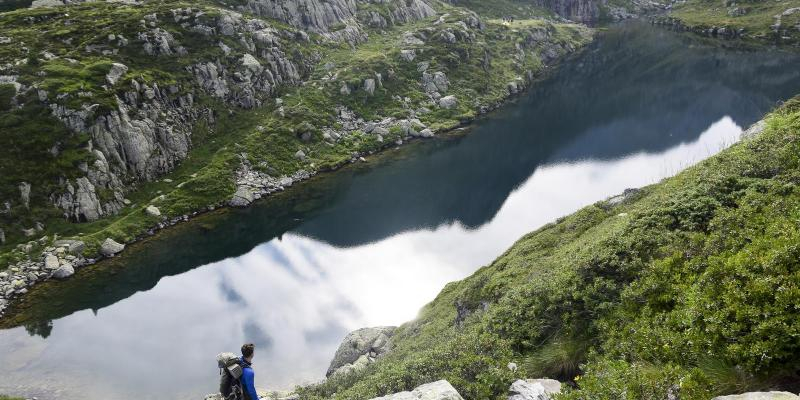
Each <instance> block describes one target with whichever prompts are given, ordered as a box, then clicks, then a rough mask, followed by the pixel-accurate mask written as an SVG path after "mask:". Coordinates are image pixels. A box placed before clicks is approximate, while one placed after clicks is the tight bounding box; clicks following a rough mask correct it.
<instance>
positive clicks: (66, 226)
mask: <svg viewBox="0 0 800 400" xmlns="http://www.w3.org/2000/svg"><path fill="white" fill-rule="evenodd" d="M359 4H361V3H359ZM436 4H437V7H439V8H440V10H439V11H441V12H442V13H445V12H446V13H447V14H448V16H447V17H446V18H444V19H443V21H442V23H437V24H432V22H433V21H434V20H436V19H438V16H437V17H432V18H429V19H427V20H422V21H416V22H412V23H408V24H404V25H401V26H393V27H388V28H382V29H369V30H368V33H369V40H368V41H366V42H365V43H360V44H358V45H356V46H350V45H348V44H344V43H336V42H331V41H325V40H322V39H321V38H320V37H318V36H317V35H312V38H311V40H310V41H308V42H306V41H301V40H294V39H292V38H291V37H289V38H288V39H287V38H285V37H281V38H279V39H278V40H279V41H280V47H281V50H282V51H283V52H284V53H285V54H287V55H288V57H289V58H290V59H291V60H292V61H293V62H294V63H295V64H296V65H298V66H299V67H300V68H301V69H302V70H301V71H300V73H301V75H302V79H303V80H304V83H303V85H301V86H291V85H278V86H276V88H275V93H274V94H273V95H274V96H275V97H280V98H281V99H282V110H281V112H279V106H278V105H276V104H275V103H274V102H273V100H272V99H270V98H267V99H265V101H264V105H263V106H262V107H258V108H255V109H242V108H238V107H236V106H232V105H230V104H225V103H224V102H223V101H222V100H220V99H217V98H212V97H210V96H209V95H208V94H206V93H203V92H201V91H200V90H198V88H197V82H196V78H195V77H194V76H193V75H192V74H191V73H190V72H189V71H187V69H186V67H187V66H188V65H192V64H193V63H196V62H199V61H204V62H205V61H207V60H218V62H220V63H222V65H228V66H230V68H231V69H233V68H235V66H236V65H238V63H239V62H240V60H241V55H242V54H245V53H248V52H249V51H250V50H248V49H247V48H246V47H245V45H244V44H243V41H240V40H235V39H233V37H228V36H224V35H216V36H204V35H200V34H197V33H195V32H192V31H190V30H189V28H187V26H188V25H186V24H184V25H181V24H179V23H177V22H176V19H175V16H174V14H173V10H175V9H178V8H187V7H192V8H193V9H194V10H196V11H195V13H194V15H197V17H196V19H195V20H194V23H199V24H204V25H206V26H216V18H217V17H219V16H220V15H221V13H223V12H224V11H223V10H222V9H220V8H217V6H216V5H215V4H214V3H206V2H199V3H198V2H192V3H187V2H184V1H178V0H171V1H162V2H146V3H143V4H140V5H135V6H133V5H124V4H119V3H106V2H90V3H82V4H76V5H71V6H68V7H60V8H39V9H19V10H15V11H11V12H6V13H4V14H3V18H2V19H0V31H2V32H4V33H3V35H4V36H7V37H9V38H11V40H12V42H11V43H6V44H0V60H3V61H4V63H8V64H6V66H4V67H3V68H11V69H10V70H8V69H7V71H6V72H5V73H8V74H12V75H16V76H18V78H17V81H18V82H19V83H21V84H23V85H25V86H27V87H32V88H33V89H34V90H27V91H24V92H20V93H16V89H15V88H14V86H12V85H10V84H3V85H0V110H2V111H0V128H2V129H0V132H2V133H0V166H1V167H2V169H3V171H4V173H3V174H2V175H0V199H3V200H11V209H10V210H8V211H7V212H2V213H0V229H3V231H4V233H5V236H6V243H5V244H4V245H0V268H5V267H6V266H7V265H8V264H9V263H12V262H15V261H18V260H21V259H25V258H27V257H29V256H31V255H33V256H35V255H37V254H38V253H37V252H38V251H40V250H41V248H42V247H43V244H42V243H38V242H34V241H32V240H33V239H38V238H40V237H42V236H44V235H48V237H49V238H50V239H52V238H53V236H54V235H58V236H59V237H61V238H64V237H76V238H80V239H81V240H83V241H84V242H86V244H87V247H86V252H85V255H87V256H90V255H93V254H94V252H95V251H96V250H97V248H98V247H99V245H100V243H101V242H102V241H103V240H105V238H107V237H111V238H113V239H115V240H117V241H120V242H130V241H132V240H134V239H135V238H136V237H138V236H141V235H143V234H145V232H146V231H147V230H148V229H149V228H151V227H153V226H154V225H156V224H157V223H158V222H159V221H160V220H159V218H156V217H151V216H148V215H147V214H146V213H145V212H144V208H145V207H146V206H148V205H150V204H152V205H156V206H157V207H159V209H160V211H161V213H162V215H164V216H165V218H170V219H172V218H176V217H180V216H182V215H184V214H190V213H192V212H194V211H196V210H202V209H205V208H206V207H207V206H209V205H218V204H220V203H223V202H225V201H227V200H228V199H230V197H231V195H232V194H233V192H234V190H235V182H234V179H235V176H234V173H235V171H236V170H237V169H238V168H239V166H240V165H241V163H242V161H243V160H245V161H247V162H249V164H250V165H251V166H252V167H253V169H255V170H258V171H261V172H264V173H268V174H270V175H271V176H276V177H279V176H282V175H291V174H293V173H295V172H297V171H300V170H305V171H309V172H316V171H327V170H331V169H335V168H337V167H339V166H341V165H343V164H345V163H349V162H351V160H352V159H353V154H369V153H373V152H376V151H379V150H381V149H383V148H384V147H386V146H389V145H392V144H393V143H394V142H395V141H396V140H397V139H400V138H401V137H402V136H403V135H402V134H401V132H400V129H399V128H398V127H392V128H391V129H390V132H389V134H386V135H383V138H382V139H383V141H382V142H381V141H378V140H377V136H376V135H367V134H364V133H361V132H352V133H349V134H348V135H347V136H346V137H345V138H343V139H342V140H339V141H336V142H335V143H331V142H330V141H328V140H325V139H324V138H323V135H322V133H323V129H324V128H333V129H339V128H341V126H339V115H338V112H337V107H339V106H344V107H346V108H348V109H349V110H352V111H354V112H355V114H356V116H357V117H360V118H363V119H365V120H371V119H376V118H385V117H394V118H398V119H403V118H410V117H412V116H413V115H414V112H413V111H412V110H414V109H417V108H419V107H420V106H424V107H426V108H428V109H429V110H430V112H428V113H420V114H418V115H417V118H419V119H420V120H421V121H422V122H423V123H424V124H426V125H427V126H428V127H430V128H432V129H435V130H446V129H450V128H453V127H455V126H458V125H460V124H462V123H464V122H466V121H470V120H472V119H473V118H475V117H476V115H477V112H478V109H479V107H481V106H485V107H493V106H495V105H497V104H499V103H500V102H502V101H503V100H504V99H505V98H506V97H507V96H508V87H507V85H508V83H509V82H520V83H521V82H526V81H528V80H529V79H530V78H531V77H536V76H538V75H539V74H540V73H541V72H542V70H543V68H542V65H543V64H542V61H541V59H542V54H543V53H545V52H546V53H547V56H548V57H553V56H554V55H555V56H564V55H566V54H567V53H569V52H572V51H574V50H576V49H578V48H580V47H581V46H583V45H584V44H585V43H586V42H587V41H588V40H589V39H590V38H591V31H590V30H589V29H588V28H585V27H583V26H579V25H571V24H555V23H551V22H546V21H543V20H518V22H515V24H514V25H512V26H507V25H505V24H502V23H499V21H494V20H492V21H486V24H485V28H484V29H482V30H481V29H478V28H477V27H466V26H465V25H464V22H462V21H464V20H465V19H467V18H469V17H470V15H471V14H470V12H468V11H466V10H465V9H463V8H461V7H455V6H451V5H448V4H444V3H436ZM360 7H362V8H363V9H360V10H359V12H365V11H376V12H378V13H380V14H382V15H386V13H387V10H386V7H388V6H386V5H382V4H372V3H363V4H361V6H360ZM523 9H527V8H525V7H523ZM65 11H68V12H65ZM537 15H539V14H537ZM148 16H155V17H148ZM193 18H194V17H193ZM248 18H254V17H253V16H248ZM146 20H155V21H158V22H157V25H156V26H158V28H159V29H164V30H165V31H166V32H169V34H171V35H172V36H173V37H174V38H175V41H176V43H179V44H180V45H181V46H183V47H185V49H186V55H180V54H173V55H170V56H150V55H147V54H145V53H144V50H143V41H142V40H141V39H139V38H138V37H137V32H140V31H146V30H147V29H149V28H148V27H146V26H145V23H146ZM264 22H265V23H267V24H268V25H269V26H271V27H273V28H275V29H277V30H285V31H287V32H290V33H291V32H293V31H296V30H295V29H294V28H290V27H288V26H286V25H285V24H283V23H281V22H279V21H274V20H264ZM150 27H152V26H150ZM445 30H450V31H453V32H456V33H457V34H458V35H459V37H457V40H456V41H455V42H448V41H445V40H443V39H442V38H441V36H440V33H441V32H442V31H445ZM121 33H122V34H124V35H125V36H126V37H125V40H127V44H123V41H122V39H120V34H121ZM406 33H413V34H417V35H418V36H420V37H423V38H425V40H424V42H423V43H422V44H414V45H409V44H406V43H405V42H404V34H406ZM533 34H535V35H536V36H537V37H539V38H544V40H542V39H537V40H531V39H530V37H531V36H532V35H533ZM220 42H222V43H224V44H225V45H226V46H227V47H228V48H230V49H231V51H232V53H231V54H230V55H226V54H225V53H224V52H223V50H222V47H221V46H219V45H218V43H220ZM517 46H520V48H522V49H524V52H523V51H520V50H518V49H517ZM403 48H406V49H408V48H413V49H414V50H415V52H416V54H417V56H416V59H415V60H413V61H405V60H403V59H402V57H401V56H400V49H403ZM510 54H513V55H514V57H509V55H510ZM421 61H426V62H428V63H429V65H428V71H430V72H434V71H441V72H444V73H446V74H447V76H448V78H449V90H448V91H447V93H446V94H447V95H454V96H456V97H457V98H458V99H459V102H458V104H457V106H456V107H454V108H452V109H441V108H439V107H438V106H436V105H435V104H434V102H432V101H430V100H429V98H428V96H427V95H426V94H425V93H424V92H423V90H422V87H421V85H420V79H421V75H422V72H421V70H420V69H419V68H420V67H419V62H421ZM115 62H119V63H122V64H124V65H126V66H127V67H128V68H129V69H128V71H127V73H126V74H125V75H124V76H122V78H121V79H120V80H119V81H118V82H117V83H116V84H115V85H109V84H108V83H107V82H106V79H105V76H106V74H107V73H108V71H109V70H110V69H111V65H112V63H115ZM0 64H1V63H0ZM9 65H14V66H13V67H9ZM377 74H379V75H380V78H378V76H377ZM134 79H135V80H136V82H137V84H146V85H151V86H152V85H158V86H159V87H161V88H167V87H176V88H178V93H175V96H176V97H177V96H180V95H182V94H185V93H187V92H188V93H193V94H194V104H195V106H196V108H198V109H200V108H206V109H209V110H211V111H212V112H213V115H214V123H208V122H207V121H205V120H200V121H199V122H198V123H197V124H196V126H194V127H193V129H192V150H191V152H190V153H189V155H188V157H187V158H186V159H184V160H183V161H182V162H181V164H180V165H178V166H177V167H176V168H175V170H174V171H172V172H170V173H169V174H167V175H166V176H164V177H162V179H160V180H158V181H154V182H130V183H128V182H126V183H128V184H129V187H130V188H131V190H130V191H129V192H126V193H125V194H124V195H125V198H126V199H128V200H130V204H129V205H126V206H125V207H124V208H123V209H122V210H121V211H120V212H119V213H118V214H117V215H115V216H112V217H106V218H102V219H100V220H98V221H94V222H88V223H73V222H69V221H66V220H65V219H64V217H63V215H62V211H61V210H59V209H57V208H55V207H54V206H53V205H52V197H51V196H52V195H53V194H54V193H60V191H61V190H62V187H63V184H64V183H63V182H64V180H66V179H75V178H78V177H81V176H85V174H86V172H85V170H86V168H87V166H91V165H93V163H94V162H95V160H96V156H95V154H93V153H92V152H91V151H90V148H89V145H88V144H89V142H90V139H91V135H90V134H89V133H88V132H77V133H74V132H72V131H70V130H68V129H67V128H66V127H64V126H63V125H62V124H61V123H60V122H59V121H58V120H56V119H55V118H54V117H52V116H51V111H50V109H49V108H48V107H47V106H45V105H43V104H42V103H41V101H40V99H41V98H45V97H46V98H47V102H48V103H50V104H53V105H59V106H62V107H65V108H67V109H71V110H83V111H85V112H87V113H88V117H87V118H86V119H87V120H88V121H91V120H92V119H93V118H95V117H99V116H102V115H106V114H108V113H109V112H111V111H113V110H115V109H116V108H117V97H118V96H122V95H124V93H125V91H126V90H129V89H128V88H130V87H131V85H132V82H133V80H134ZM366 79H375V80H376V81H377V84H376V88H375V92H374V94H373V95H368V94H367V93H366V91H365V90H364V89H363V85H364V81H365V80H366ZM343 84H345V85H347V86H348V88H349V89H350V90H351V94H349V95H345V94H342V93H341V88H342V85H343ZM90 105H91V106H90ZM298 150H302V151H303V152H304V153H305V154H306V158H305V159H303V160H301V159H298V158H297V157H296V156H295V153H297V152H298ZM5 171H8V173H5ZM21 182H27V183H30V184H31V187H32V189H31V198H30V207H24V206H23V205H22V204H21V202H20V201H18V199H19V197H20V191H19V185H20V183H21ZM98 195H99V197H100V198H101V199H110V198H112V197H113V196H114V193H112V191H111V190H108V189H105V188H98ZM0 206H2V204H0ZM37 222H42V223H43V224H44V227H45V229H44V231H42V232H36V234H35V236H33V237H26V236H24V235H23V230H24V229H30V228H32V227H34V226H35V225H36V223H37ZM25 243H27V244H29V245H31V248H30V250H29V252H27V253H26V252H24V251H23V250H22V249H21V248H20V247H19V245H21V244H25Z"/></svg>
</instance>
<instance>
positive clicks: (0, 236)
mask: <svg viewBox="0 0 800 400" xmlns="http://www.w3.org/2000/svg"><path fill="white" fill-rule="evenodd" d="M5 243H6V231H4V230H2V229H0V244H5Z"/></svg>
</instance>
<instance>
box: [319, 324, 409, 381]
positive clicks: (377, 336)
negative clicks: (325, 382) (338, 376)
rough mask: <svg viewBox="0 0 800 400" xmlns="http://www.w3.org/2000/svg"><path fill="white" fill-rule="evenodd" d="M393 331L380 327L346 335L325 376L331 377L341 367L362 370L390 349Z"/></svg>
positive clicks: (390, 327) (393, 328) (392, 329)
mask: <svg viewBox="0 0 800 400" xmlns="http://www.w3.org/2000/svg"><path fill="white" fill-rule="evenodd" d="M395 329H396V328H395V327H393V326H382V327H376V328H362V329H358V330H355V331H353V332H350V333H348V334H347V336H346V337H345V338H344V341H342V344H341V345H339V349H338V350H336V354H335V355H334V356H333V360H331V364H330V366H329V367H328V372H327V373H326V376H331V375H333V374H334V372H336V371H337V370H339V369H340V368H342V367H346V370H353V369H359V368H362V367H364V366H366V365H367V364H369V363H370V362H372V361H374V360H375V359H376V358H378V357H380V356H382V355H384V354H386V353H387V352H388V351H389V350H390V349H391V337H392V335H393V334H394V330H395ZM362 357H363V358H362ZM359 359H361V361H360V362H359Z"/></svg>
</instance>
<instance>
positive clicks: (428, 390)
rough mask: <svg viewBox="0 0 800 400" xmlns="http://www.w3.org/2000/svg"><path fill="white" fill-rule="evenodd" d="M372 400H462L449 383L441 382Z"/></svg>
mask: <svg viewBox="0 0 800 400" xmlns="http://www.w3.org/2000/svg"><path fill="white" fill-rule="evenodd" d="M372 400H463V397H461V395H460V394H458V391H456V389H455V388H453V385H451V384H450V382H448V381H445V380H441V381H436V382H431V383H426V384H424V385H422V386H419V387H417V388H416V389H414V390H412V391H410V392H400V393H395V394H390V395H388V396H383V397H376V398H374V399H372Z"/></svg>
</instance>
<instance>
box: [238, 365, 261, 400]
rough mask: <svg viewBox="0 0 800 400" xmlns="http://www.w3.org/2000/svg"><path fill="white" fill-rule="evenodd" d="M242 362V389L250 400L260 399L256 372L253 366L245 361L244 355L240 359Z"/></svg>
mask: <svg viewBox="0 0 800 400" xmlns="http://www.w3.org/2000/svg"><path fill="white" fill-rule="evenodd" d="M239 360H240V361H241V362H242V389H243V390H244V393H245V394H246V395H247V398H248V399H250V400H258V394H256V382H255V381H256V379H255V377H256V374H255V373H254V372H253V367H252V366H251V365H250V363H249V362H247V361H245V359H244V357H242V358H240V359H239Z"/></svg>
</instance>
